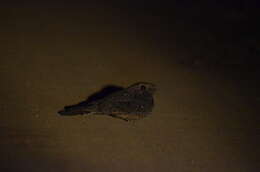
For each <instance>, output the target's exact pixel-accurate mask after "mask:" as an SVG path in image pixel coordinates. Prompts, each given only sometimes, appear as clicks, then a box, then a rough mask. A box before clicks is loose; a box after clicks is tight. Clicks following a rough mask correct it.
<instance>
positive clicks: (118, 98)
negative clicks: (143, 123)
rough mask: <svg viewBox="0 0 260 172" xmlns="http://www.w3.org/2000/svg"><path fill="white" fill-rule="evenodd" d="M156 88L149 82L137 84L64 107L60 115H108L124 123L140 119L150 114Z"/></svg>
mask: <svg viewBox="0 0 260 172" xmlns="http://www.w3.org/2000/svg"><path fill="white" fill-rule="evenodd" d="M155 91H156V86H155V84H153V83H149V82H137V83H134V84H132V85H130V86H129V87H126V88H123V89H120V90H118V91H115V92H113V93H111V94H109V95H107V96H105V97H102V98H100V99H98V100H93V101H90V102H88V101H87V102H83V103H79V104H76V105H72V106H65V107H64V109H63V110H61V111H59V112H58V113H59V114H60V115H67V116H70V115H84V114H95V115H108V116H111V117H114V118H118V119H122V120H124V121H133V120H138V119H142V118H144V117H146V116H148V115H150V114H151V113H152V110H153V107H154V98H153V97H154V93H155Z"/></svg>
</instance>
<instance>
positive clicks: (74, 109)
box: [58, 105, 90, 116]
mask: <svg viewBox="0 0 260 172" xmlns="http://www.w3.org/2000/svg"><path fill="white" fill-rule="evenodd" d="M58 113H59V114H60V115H63V116H74V115H83V114H87V113H90V112H89V111H87V110H86V107H83V106H80V105H73V106H65V107H64V109H62V110H61V111H59V112H58Z"/></svg>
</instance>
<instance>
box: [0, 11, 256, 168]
mask: <svg viewBox="0 0 260 172" xmlns="http://www.w3.org/2000/svg"><path fill="white" fill-rule="evenodd" d="M101 11H102V12H101ZM0 13H1V23H2V26H1V28H0V30H1V35H0V39H1V41H0V42H1V46H0V49H1V53H0V55H1V57H0V58H1V63H0V77H1V89H0V92H1V98H0V100H1V101H0V103H1V104H0V114H1V120H0V121H1V122H0V138H1V145H0V152H1V163H0V169H1V171H63V172H67V171H68V172H69V171H111V172H112V171H113V172H116V171H125V172H127V171H149V172H153V171H174V172H184V171H185V172H188V171H190V172H202V171H205V172H208V171H210V172H220V171H223V172H224V171H226V172H256V171H257V170H259V169H260V166H259V164H260V163H259V153H260V151H259V139H258V138H259V134H260V133H259V132H260V130H259V117H258V115H259V111H258V110H257V106H259V101H260V99H259V95H260V94H259V91H258V87H259V83H258V82H257V80H256V79H257V74H256V73H255V72H256V71H255V69H253V68H245V67H243V66H233V67H230V66H225V67H223V66H221V67H219V66H218V67H212V66H211V67H208V66H205V65H198V66H196V65H195V66H190V65H182V64H178V63H176V60H175V59H176V58H177V57H176V56H177V55H176V54H175V53H174V50H173V51H172V52H165V51H163V50H162V49H160V48H158V47H156V44H155V43H154V42H153V40H149V37H147V36H144V37H142V35H141V34H140V33H137V31H136V30H135V26H133V25H131V26H129V25H127V24H128V21H125V22H123V21H121V19H119V17H117V16H115V15H113V13H111V11H109V10H104V9H101V10H100V9H99V10H97V9H88V11H87V14H86V10H85V9H78V10H74V11H73V12H72V11H70V9H69V8H68V9H41V8H38V9H32V8H23V9H22V8H3V9H2V10H1V12H0ZM83 14H84V15H83ZM119 20H120V25H118V24H117V23H118V21H119ZM187 51H188V50H187ZM178 53H180V52H178ZM183 54H185V55H187V54H188V53H187V52H183ZM138 81H147V82H152V83H155V84H156V85H157V87H158V91H157V93H156V95H155V103H156V104H155V109H154V112H153V114H152V116H150V117H148V118H145V119H143V120H139V121H137V122H134V123H131V122H130V123H128V122H124V121H121V120H118V119H114V118H111V117H108V116H87V115H86V116H74V117H62V116H59V115H58V114H57V111H58V110H60V109H61V108H63V106H65V105H70V104H74V103H77V102H80V101H82V100H84V99H85V98H86V97H87V96H88V95H91V94H93V93H94V92H96V91H98V90H100V89H101V88H102V87H104V86H106V85H109V84H113V85H119V86H128V85H130V84H132V83H135V82H138Z"/></svg>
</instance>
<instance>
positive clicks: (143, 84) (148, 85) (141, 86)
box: [129, 82, 156, 94]
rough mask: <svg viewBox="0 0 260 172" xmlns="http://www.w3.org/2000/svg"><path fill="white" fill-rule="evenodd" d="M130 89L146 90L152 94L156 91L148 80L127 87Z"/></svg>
mask: <svg viewBox="0 0 260 172" xmlns="http://www.w3.org/2000/svg"><path fill="white" fill-rule="evenodd" d="M129 89H131V90H135V91H138V92H148V93H150V94H154V93H155V91H156V86H155V85H154V84H152V83H148V82H138V83H135V84H133V85H131V86H130V87H129Z"/></svg>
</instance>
